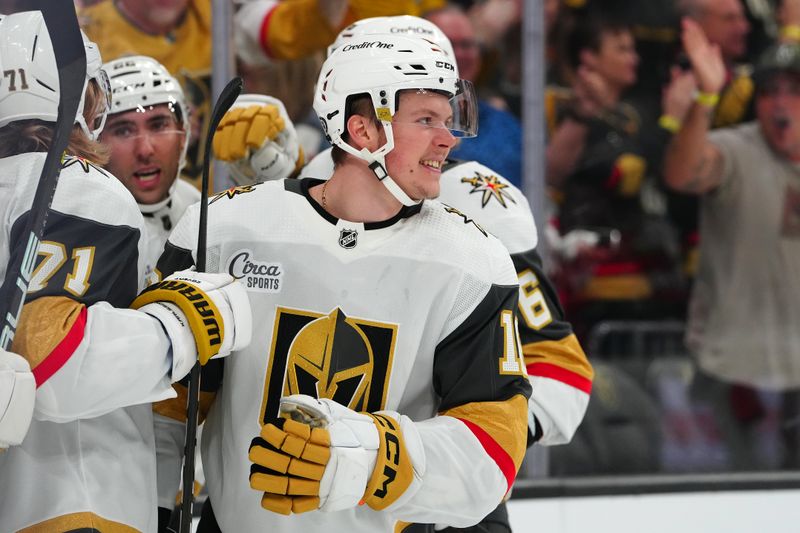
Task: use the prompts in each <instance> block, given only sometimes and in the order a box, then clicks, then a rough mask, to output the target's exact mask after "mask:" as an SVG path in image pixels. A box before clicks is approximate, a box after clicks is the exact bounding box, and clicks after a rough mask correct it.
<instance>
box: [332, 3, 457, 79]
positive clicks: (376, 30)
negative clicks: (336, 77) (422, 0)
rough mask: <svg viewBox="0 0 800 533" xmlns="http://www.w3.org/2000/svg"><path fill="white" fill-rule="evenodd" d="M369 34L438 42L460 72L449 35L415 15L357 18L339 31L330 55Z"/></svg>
mask: <svg viewBox="0 0 800 533" xmlns="http://www.w3.org/2000/svg"><path fill="white" fill-rule="evenodd" d="M367 35H399V36H404V37H418V38H420V39H426V40H428V41H430V42H432V43H434V44H438V45H439V48H441V49H442V51H443V52H444V53H445V54H446V55H447V57H449V58H450V61H452V62H453V65H454V66H455V67H456V74H458V66H457V65H456V64H455V59H456V54H455V52H454V51H453V45H452V43H450V39H448V38H447V35H445V34H444V32H442V30H440V29H439V26H437V25H436V24H434V23H433V22H431V21H429V20H427V19H424V18H421V17H415V16H413V15H397V16H394V17H370V18H365V19H361V20H357V21H356V22H354V23H352V24H351V25H349V26H348V27H346V28H345V29H343V30H342V31H340V32H339V35H337V36H336V40H335V41H334V42H333V44H332V45H330V46H329V47H328V55H331V54H332V53H333V51H334V50H336V49H337V48H339V47H341V46H342V45H344V44H347V43H349V42H350V41H352V40H353V39H359V38H361V37H365V36H367Z"/></svg>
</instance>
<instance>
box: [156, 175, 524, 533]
mask: <svg viewBox="0 0 800 533" xmlns="http://www.w3.org/2000/svg"><path fill="white" fill-rule="evenodd" d="M317 183H319V181H315V180H283V181H273V182H267V183H261V184H258V185H254V186H244V187H238V188H235V189H230V190H228V191H226V192H224V193H222V194H220V195H218V196H216V197H215V198H213V199H212V200H211V201H210V205H209V226H208V228H209V233H208V245H207V257H208V263H209V271H221V272H230V273H231V274H232V275H233V276H235V277H237V278H239V279H240V280H241V281H242V283H244V284H245V286H246V288H247V290H248V293H249V295H250V301H251V306H252V309H253V325H254V326H253V341H252V342H251V344H250V346H249V347H248V348H247V349H246V350H243V351H241V352H239V353H236V354H233V356H232V357H229V358H227V359H226V360H225V361H224V372H221V373H220V374H221V375H222V378H221V381H220V382H219V389H218V392H217V396H216V399H215V400H214V404H213V406H212V408H211V411H210V413H209V416H208V419H207V420H206V425H205V430H204V433H203V443H202V448H203V465H204V469H205V473H206V481H207V487H208V493H209V500H210V502H211V504H212V505H213V509H214V512H215V514H216V518H217V521H218V523H219V526H220V528H221V530H222V531H226V532H237V533H238V532H242V533H246V532H260V531H270V532H274V533H281V532H287V533H288V532H296V531H302V532H303V533H313V532H317V531H319V532H323V531H324V532H326V533H327V532H330V531H348V532H351V533H358V532H375V531H385V532H391V531H393V530H394V526H395V524H396V522H397V521H404V522H425V523H438V524H452V525H454V526H459V527H464V526H468V525H471V524H474V523H476V522H478V521H479V520H480V519H482V518H483V517H484V516H485V515H486V514H488V513H489V511H491V510H492V509H494V508H495V507H496V506H497V504H498V503H499V502H500V499H501V498H502V496H503V494H504V493H505V492H506V491H507V490H508V489H509V488H510V486H511V484H512V482H513V479H514V476H515V475H516V471H517V469H518V467H519V464H520V461H521V459H522V457H523V455H524V450H525V446H526V431H525V426H526V417H527V415H526V411H527V409H526V402H527V397H528V396H529V394H530V386H529V384H528V382H527V380H526V379H525V371H524V363H523V361H522V359H521V357H520V354H519V345H518V340H517V335H516V332H515V330H516V328H515V323H514V316H513V309H514V307H515V306H516V300H517V297H518V289H517V284H516V275H515V273H514V270H513V266H512V263H511V261H510V259H509V257H508V253H507V252H506V251H505V249H504V248H503V247H502V245H501V244H500V243H499V242H498V241H497V240H496V239H495V238H493V237H491V236H490V235H488V234H486V233H485V232H484V231H483V229H481V228H480V227H479V226H477V225H476V224H474V223H472V222H471V221H470V220H469V219H467V218H466V217H465V216H464V215H462V214H461V213H459V212H458V211H457V210H455V209H452V208H448V207H446V206H443V205H442V204H440V203H438V202H435V201H431V202H428V201H426V202H424V203H423V204H421V205H420V206H416V207H415V208H405V209H403V210H402V211H401V212H400V213H399V214H398V215H397V216H396V217H394V218H393V219H391V220H389V221H386V222H383V223H374V224H361V223H352V222H347V221H344V220H339V219H336V218H334V217H332V216H331V215H330V214H328V213H326V212H325V211H324V210H322V208H321V207H319V205H318V204H317V203H316V202H315V201H314V200H313V199H311V197H310V195H309V194H308V188H309V187H310V186H312V185H314V184H317ZM197 218H198V209H197V206H194V207H191V208H189V210H188V211H187V214H186V216H185V217H184V218H183V219H182V220H181V221H180V222H179V224H178V226H177V227H176V229H175V230H174V231H173V233H172V234H171V236H170V239H169V242H168V243H167V246H166V249H165V254H164V256H162V258H161V259H160V260H159V264H158V268H159V270H160V271H161V272H162V273H164V274H165V275H166V274H168V273H169V272H170V271H172V270H177V269H182V268H186V267H188V266H190V265H191V264H192V263H193V261H194V259H193V258H194V256H195V254H196V250H195V246H196V239H197V238H196V235H197ZM317 358H321V360H322V361H323V362H322V363H320V362H319V361H317V363H313V361H315V360H317ZM212 363H213V362H212ZM221 363H222V361H219V362H217V364H218V365H219V364H221ZM213 368H214V366H213V364H212V365H211V366H208V365H207V366H206V367H205V369H204V370H205V371H206V372H205V373H204V377H203V388H205V389H209V388H211V387H212V383H213V377H212V376H210V371H212V370H213ZM293 393H305V394H311V395H314V396H317V395H319V396H322V397H328V398H332V399H334V400H336V401H338V402H339V403H341V404H343V405H347V406H348V407H350V408H352V409H354V410H357V411H369V412H373V411H378V410H381V409H390V410H395V411H398V412H400V413H403V414H406V415H408V416H410V417H411V418H412V419H413V420H414V421H415V422H416V423H417V427H418V429H419V433H420V435H421V438H422V442H423V447H424V450H425V455H426V466H425V472H424V474H423V476H422V480H423V482H422V488H421V489H420V490H419V491H418V492H417V493H416V494H415V495H414V496H413V497H412V498H411V499H410V501H409V502H408V503H406V504H403V505H402V506H400V507H399V508H398V509H396V510H393V512H392V513H391V514H390V513H388V512H376V511H373V510H371V509H370V508H369V507H367V506H360V507H358V508H355V509H352V510H347V511H342V512H337V513H322V512H310V513H305V514H301V515H293V516H291V517H286V516H282V515H278V514H274V513H270V512H268V511H266V510H264V509H263V508H262V507H261V506H260V499H261V495H262V494H261V493H260V492H257V491H255V490H253V489H251V488H250V486H249V475H250V467H251V463H250V462H249V460H248V457H247V454H248V449H249V446H250V442H251V440H252V439H253V437H255V436H256V435H257V434H258V433H259V431H260V429H261V426H262V425H264V424H265V423H266V422H268V421H270V420H272V419H274V418H275V417H276V416H277V415H278V402H279V399H280V397H281V396H283V395H288V394H293ZM437 413H438V414H437Z"/></svg>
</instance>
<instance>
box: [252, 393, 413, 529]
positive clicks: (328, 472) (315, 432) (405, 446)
mask: <svg viewBox="0 0 800 533" xmlns="http://www.w3.org/2000/svg"><path fill="white" fill-rule="evenodd" d="M281 416H282V418H279V419H277V420H275V421H274V422H272V423H269V424H267V425H265V426H264V427H263V428H262V430H261V434H260V436H259V437H256V438H255V439H253V441H252V443H251V445H250V454H249V457H250V460H251V461H252V462H253V465H252V466H251V469H250V486H251V487H252V488H253V489H255V490H258V491H262V492H264V495H263V497H262V499H261V505H262V506H263V507H264V508H265V509H268V510H270V511H274V512H276V513H281V514H291V513H303V512H307V511H313V510H316V509H320V510H322V511H339V510H342V509H348V508H351V507H354V506H356V505H359V504H367V505H369V506H370V507H371V508H373V509H375V510H378V511H381V510H384V509H386V508H388V507H390V506H392V505H393V504H401V503H402V502H404V501H406V500H407V499H408V498H410V497H411V496H412V495H413V494H414V493H415V492H416V490H417V489H418V487H419V483H420V479H421V476H422V474H423V473H424V466H425V454H424V451H423V448H422V443H421V441H420V438H419V435H418V433H417V430H416V427H415V426H414V423H413V422H412V421H411V420H410V419H409V418H408V417H405V416H401V415H398V414H397V413H376V414H369V413H357V412H355V411H353V410H351V409H348V408H347V407H344V406H343V405H340V404H338V403H336V402H334V401H332V400H328V399H320V400H317V399H316V398H312V397H310V396H305V395H293V396H289V397H286V398H283V399H282V400H281Z"/></svg>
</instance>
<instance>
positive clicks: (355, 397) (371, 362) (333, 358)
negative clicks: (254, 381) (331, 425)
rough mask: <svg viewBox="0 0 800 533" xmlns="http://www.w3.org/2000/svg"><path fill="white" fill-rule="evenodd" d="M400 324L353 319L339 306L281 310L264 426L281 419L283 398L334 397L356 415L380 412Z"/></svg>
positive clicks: (266, 390) (263, 411)
mask: <svg viewBox="0 0 800 533" xmlns="http://www.w3.org/2000/svg"><path fill="white" fill-rule="evenodd" d="M396 339H397V326H396V325H394V324H385V323H380V322H375V321H372V320H364V319H360V318H352V317H348V316H347V315H345V313H344V311H342V310H341V309H339V308H336V309H334V310H333V311H331V312H330V313H328V314H323V313H315V312H312V311H301V310H296V309H288V308H284V307H279V308H278V309H277V312H276V314H275V326H274V328H273V332H272V348H271V351H270V365H269V368H268V370H267V380H266V383H265V384H264V397H263V400H262V405H261V407H262V408H261V416H262V423H265V422H266V421H268V420H269V419H271V418H275V417H276V416H278V402H279V401H280V398H281V396H288V395H290V394H308V395H310V396H314V397H316V398H329V399H331V400H334V401H336V402H338V403H340V404H342V405H345V406H347V407H349V408H350V409H353V410H355V411H368V412H372V411H379V410H381V409H383V408H384V407H385V403H386V393H387V389H388V385H389V377H390V374H391V368H392V358H393V356H394V347H395V342H396Z"/></svg>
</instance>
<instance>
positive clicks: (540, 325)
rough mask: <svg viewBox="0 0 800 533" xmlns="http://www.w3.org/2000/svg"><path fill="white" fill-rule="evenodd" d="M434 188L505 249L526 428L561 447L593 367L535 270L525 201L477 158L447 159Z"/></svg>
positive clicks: (537, 262)
mask: <svg viewBox="0 0 800 533" xmlns="http://www.w3.org/2000/svg"><path fill="white" fill-rule="evenodd" d="M440 185H441V193H440V194H439V200H440V201H441V202H442V203H445V204H447V205H451V206H453V207H456V208H458V209H459V210H461V211H463V212H464V213H466V214H467V215H468V216H470V217H472V218H474V219H475V222H477V223H478V224H480V225H481V226H483V227H484V228H485V229H486V231H488V232H490V233H492V234H494V235H495V236H496V237H497V238H498V239H500V242H502V243H503V244H504V245H505V246H506V248H507V249H508V251H509V253H510V254H511V258H512V260H513V261H514V267H515V268H516V271H517V276H518V277H519V286H520V292H519V304H518V307H517V310H518V316H519V333H520V338H521V339H522V351H523V354H524V357H525V363H526V367H527V371H528V375H529V376H530V381H531V385H532V387H533V393H532V394H531V398H530V400H529V408H530V411H529V414H530V419H529V427H530V430H531V434H532V435H533V440H534V441H536V442H538V443H539V444H543V445H552V444H565V443H567V442H569V441H570V440H572V436H573V435H574V434H575V431H576V430H577V429H578V426H579V425H580V423H581V421H582V420H583V416H584V414H585V413H586V408H587V406H588V405H589V394H590V392H591V388H592V379H593V377H594V371H593V370H592V366H591V364H590V363H589V360H588V359H587V357H586V354H585V353H584V352H583V349H582V348H581V345H580V343H579V342H578V339H577V338H576V337H575V335H574V334H573V333H572V326H571V325H570V324H569V322H567V321H566V319H565V318H564V311H563V309H562V308H561V304H560V303H559V300H558V294H557V293H556V290H555V288H554V287H553V286H552V284H551V283H550V280H549V279H548V278H547V276H546V274H545V272H544V269H543V268H542V261H541V259H540V257H539V255H538V254H537V252H536V245H537V241H538V239H537V233H536V223H535V222H534V219H533V213H532V212H531V208H530V205H529V204H528V199H527V198H525V195H524V194H523V193H522V191H520V190H519V189H518V188H517V187H515V186H514V185H513V184H512V183H511V182H509V181H508V180H506V179H505V178H504V177H502V176H500V175H499V174H497V173H496V172H494V171H493V170H492V169H490V168H488V167H486V166H484V165H482V164H480V163H478V162H477V161H450V162H448V163H447V164H446V165H445V166H444V168H443V171H442V179H441V181H440Z"/></svg>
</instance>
